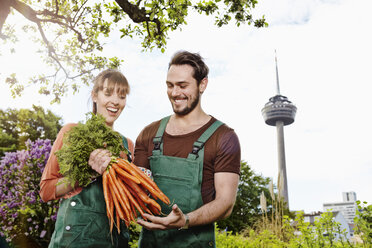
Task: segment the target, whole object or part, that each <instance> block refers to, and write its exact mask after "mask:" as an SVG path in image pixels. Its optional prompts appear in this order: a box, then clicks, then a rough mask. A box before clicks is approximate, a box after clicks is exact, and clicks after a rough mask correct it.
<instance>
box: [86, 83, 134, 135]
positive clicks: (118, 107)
mask: <svg viewBox="0 0 372 248" xmlns="http://www.w3.org/2000/svg"><path fill="white" fill-rule="evenodd" d="M108 85H109V84H108V80H107V79H106V80H105V82H104V83H103V89H102V90H99V91H98V92H97V94H94V93H93V94H92V99H93V101H94V102H95V103H96V104H97V114H101V115H102V116H103V117H104V118H105V119H106V124H107V125H108V126H109V127H111V128H112V127H113V125H114V122H115V121H116V119H117V118H118V117H119V116H120V114H121V112H122V111H123V109H124V107H125V104H126V102H127V98H126V94H120V93H119V90H118V88H117V87H118V86H117V84H115V85H114V87H113V88H112V87H111V88H109V87H108Z"/></svg>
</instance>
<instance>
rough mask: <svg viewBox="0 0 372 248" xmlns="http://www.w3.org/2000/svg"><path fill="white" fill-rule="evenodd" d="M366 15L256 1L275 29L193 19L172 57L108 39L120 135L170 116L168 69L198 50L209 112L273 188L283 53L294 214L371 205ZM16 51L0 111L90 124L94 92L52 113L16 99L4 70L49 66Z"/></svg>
mask: <svg viewBox="0 0 372 248" xmlns="http://www.w3.org/2000/svg"><path fill="white" fill-rule="evenodd" d="M371 9H372V2H371V1H370V0H302V1H296V0H265V1H259V3H258V4H257V7H256V9H255V10H254V11H253V15H254V16H258V17H259V16H262V15H263V14H264V15H265V17H266V19H267V22H268V23H269V27H267V28H262V29H257V28H254V27H252V26H248V25H243V26H240V27H236V26H235V25H234V24H233V23H232V24H230V25H228V26H226V27H222V28H218V27H215V26H214V25H213V23H214V20H213V19H212V18H208V17H205V16H199V15H197V14H195V13H192V14H191V15H190V17H189V19H188V25H186V26H183V27H182V30H181V31H176V32H173V33H171V34H170V39H169V40H168V45H167V49H166V51H165V53H161V52H160V51H157V50H154V51H152V52H141V47H140V42H139V41H138V40H136V39H129V38H125V39H118V38H115V37H113V38H112V40H110V41H109V42H108V44H107V46H106V47H105V50H104V51H105V53H106V54H107V56H113V55H115V56H118V57H119V58H122V59H124V64H123V66H122V67H121V68H120V69H121V71H122V72H123V73H124V74H125V75H126V77H127V78H128V80H129V83H130V85H131V94H130V95H129V97H128V100H127V106H126V108H125V110H124V112H123V113H122V115H121V116H120V118H119V119H118V121H117V122H116V123H115V127H114V128H115V129H116V130H117V131H119V132H121V133H122V134H124V135H125V136H127V137H129V138H130V139H132V140H135V139H136V137H137V135H138V134H139V132H140V131H141V130H142V128H143V127H145V126H146V125H148V124H149V123H151V122H153V121H155V120H158V119H160V118H162V117H164V116H166V115H170V114H172V109H171V105H170V103H169V100H168V98H167V95H166V84H165V79H166V73H167V65H168V62H169V60H170V58H171V56H172V55H173V54H174V53H175V52H176V51H178V50H188V51H191V52H199V53H200V54H201V55H202V56H203V57H204V58H205V62H206V63H207V65H208V66H209V68H210V74H209V84H208V88H207V90H206V91H205V93H204V94H203V97H202V106H203V109H204V110H205V111H206V112H207V113H208V114H210V115H212V116H214V117H216V118H218V119H220V120H221V121H223V122H225V123H226V124H227V125H228V126H230V127H232V128H233V129H234V130H235V132H236V133H237V135H238V137H239V140H240V145H241V152H242V157H241V158H242V160H244V161H246V162H247V163H248V164H249V165H250V166H251V168H252V169H253V170H254V172H255V173H257V174H260V175H262V176H264V177H270V178H273V180H274V183H276V181H277V175H278V158H277V140H276V128H275V127H272V126H267V125H266V124H265V123H264V120H263V117H262V114H261V109H262V108H263V107H264V105H265V103H267V102H268V100H269V98H270V97H272V96H274V95H275V94H276V76H275V52H274V51H275V50H276V53H277V56H278V69H279V81H280V93H281V94H282V95H284V96H287V97H288V98H289V100H290V101H292V102H293V104H295V105H296V107H297V115H296V120H295V122H294V123H293V124H292V125H289V126H285V128H284V134H285V151H286V168H287V179H288V192H289V206H290V209H291V210H304V211H305V212H306V213H310V212H312V211H322V210H323V203H330V202H341V201H342V192H348V191H354V192H355V193H356V194H357V198H358V199H359V200H361V201H367V202H368V203H369V204H371V203H372V155H371V151H370V150H371V147H372V146H371V141H372V131H371V128H370V126H369V125H370V123H371V120H372V114H371V113H372V112H371V110H370V109H371V107H372V104H371V102H370V101H369V97H370V95H371V88H372V87H371V84H372V73H371V66H372V63H371V59H372V46H371V44H372V35H371V31H368V30H370V29H371V28H370V27H371V26H372V16H371V15H370V10H371ZM22 42H24V43H22ZM20 44H23V45H22V47H19V48H18V50H17V51H18V53H20V54H21V55H9V54H6V53H5V52H3V54H2V56H0V65H1V66H0V83H1V91H0V108H1V109H6V108H30V107H31V106H32V104H36V105H41V106H43V107H44V108H46V109H50V110H52V112H53V113H54V114H56V115H58V116H61V117H62V119H63V122H64V123H69V122H78V121H83V120H85V113H87V112H88V111H90V109H91V105H90V103H89V102H88V98H89V95H90V90H91V88H90V87H85V88H84V87H83V88H82V89H81V90H80V92H79V93H78V94H75V95H72V94H69V95H68V96H67V97H64V98H63V99H62V102H61V104H59V105H58V104H53V105H50V104H49V102H50V100H51V99H50V98H47V97H43V96H40V95H38V94H37V89H35V88H33V87H28V88H27V89H26V93H25V94H24V96H22V97H21V98H16V99H13V98H12V97H11V96H10V90H9V88H8V86H7V85H5V84H4V77H5V75H6V74H7V73H9V72H11V71H15V70H18V72H19V71H23V72H24V73H25V74H26V73H30V72H35V71H40V70H43V66H44V65H43V64H40V63H38V62H37V58H36V55H35V54H34V53H33V52H31V51H30V50H31V49H29V47H28V46H27V41H20ZM20 68H21V70H20Z"/></svg>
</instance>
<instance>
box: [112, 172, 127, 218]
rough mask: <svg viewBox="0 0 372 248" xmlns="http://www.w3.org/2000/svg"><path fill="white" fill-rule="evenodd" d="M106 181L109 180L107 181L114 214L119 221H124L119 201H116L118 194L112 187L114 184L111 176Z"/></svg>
mask: <svg viewBox="0 0 372 248" xmlns="http://www.w3.org/2000/svg"><path fill="white" fill-rule="evenodd" d="M108 179H109V180H108V181H109V187H110V191H111V196H112V199H113V201H114V205H115V209H116V213H117V214H118V215H119V217H120V219H123V220H124V213H123V210H122V208H121V206H120V203H119V200H118V197H117V196H118V195H119V192H117V189H116V188H115V187H114V182H113V181H112V177H111V175H109V176H108Z"/></svg>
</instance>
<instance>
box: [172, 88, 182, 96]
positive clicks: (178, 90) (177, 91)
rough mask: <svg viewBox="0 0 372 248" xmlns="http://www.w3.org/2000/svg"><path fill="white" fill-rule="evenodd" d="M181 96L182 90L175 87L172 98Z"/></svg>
mask: <svg viewBox="0 0 372 248" xmlns="http://www.w3.org/2000/svg"><path fill="white" fill-rule="evenodd" d="M179 94H180V88H179V87H177V86H176V87H173V89H172V96H178V95H179Z"/></svg>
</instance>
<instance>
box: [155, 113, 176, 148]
mask: <svg viewBox="0 0 372 248" xmlns="http://www.w3.org/2000/svg"><path fill="white" fill-rule="evenodd" d="M170 117H171V116H167V117H164V118H163V119H161V121H160V126H159V128H158V131H157V132H156V135H155V137H154V138H153V140H152V142H153V143H154V149H153V150H152V155H161V154H163V142H162V140H163V134H164V131H165V128H166V127H167V123H168V121H169V119H170Z"/></svg>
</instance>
